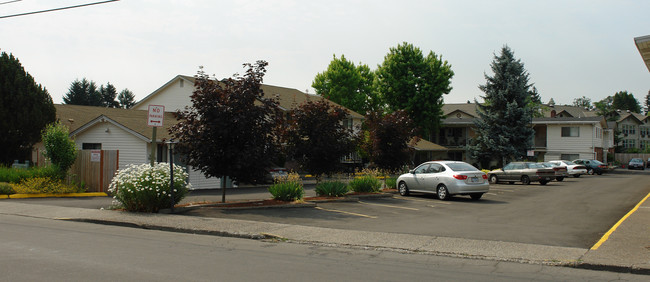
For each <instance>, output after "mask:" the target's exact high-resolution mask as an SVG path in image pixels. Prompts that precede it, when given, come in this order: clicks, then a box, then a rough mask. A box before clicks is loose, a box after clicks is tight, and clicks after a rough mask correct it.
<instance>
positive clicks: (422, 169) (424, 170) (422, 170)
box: [413, 164, 429, 173]
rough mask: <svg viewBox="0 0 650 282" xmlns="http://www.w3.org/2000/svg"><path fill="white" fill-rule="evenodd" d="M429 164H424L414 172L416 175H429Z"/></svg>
mask: <svg viewBox="0 0 650 282" xmlns="http://www.w3.org/2000/svg"><path fill="white" fill-rule="evenodd" d="M428 169H429V164H423V165H421V166H419V167H418V168H416V169H415V171H413V172H414V173H428Z"/></svg>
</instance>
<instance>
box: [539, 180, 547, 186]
mask: <svg viewBox="0 0 650 282" xmlns="http://www.w3.org/2000/svg"><path fill="white" fill-rule="evenodd" d="M546 183H548V181H546V180H540V181H539V184H541V185H546Z"/></svg>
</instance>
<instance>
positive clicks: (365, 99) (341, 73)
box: [312, 55, 381, 114]
mask: <svg viewBox="0 0 650 282" xmlns="http://www.w3.org/2000/svg"><path fill="white" fill-rule="evenodd" d="M374 78H375V74H374V72H372V71H371V70H370V68H369V67H368V66H367V65H363V64H359V66H355V65H354V63H353V62H351V61H348V60H347V59H346V58H345V56H344V55H341V58H340V59H339V58H336V55H334V59H332V61H331V62H330V64H329V66H328V67H327V70H325V71H324V72H322V73H318V74H317V75H316V77H315V78H314V81H313V82H312V87H313V88H314V89H315V90H316V94H318V95H320V96H322V97H324V98H326V99H328V100H330V101H332V102H334V103H337V104H339V105H341V106H344V107H346V108H348V109H350V110H353V111H355V112H358V113H361V114H365V113H366V112H368V111H371V110H376V109H378V108H379V107H380V106H381V101H380V100H379V97H377V95H376V94H377V93H376V91H374V87H373V82H374Z"/></svg>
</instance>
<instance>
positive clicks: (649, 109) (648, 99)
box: [644, 90, 650, 115]
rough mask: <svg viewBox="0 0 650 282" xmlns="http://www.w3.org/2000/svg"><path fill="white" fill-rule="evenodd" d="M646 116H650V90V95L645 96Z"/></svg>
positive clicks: (649, 92) (649, 93)
mask: <svg viewBox="0 0 650 282" xmlns="http://www.w3.org/2000/svg"><path fill="white" fill-rule="evenodd" d="M644 105H645V114H646V115H650V90H648V94H646V95H645V102H644Z"/></svg>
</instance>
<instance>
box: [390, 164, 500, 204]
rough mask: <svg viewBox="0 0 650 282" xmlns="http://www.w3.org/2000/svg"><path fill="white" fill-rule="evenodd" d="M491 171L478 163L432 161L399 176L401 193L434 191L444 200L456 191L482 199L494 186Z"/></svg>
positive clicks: (398, 184)
mask: <svg viewBox="0 0 650 282" xmlns="http://www.w3.org/2000/svg"><path fill="white" fill-rule="evenodd" d="M487 179H488V178H487V175H486V174H485V173H483V172H482V171H480V170H478V169H477V168H475V167H474V166H472V165H470V164H468V163H465V162H459V161H430V162H425V163H423V164H421V165H419V166H417V167H416V168H415V169H412V170H410V171H409V173H405V174H402V175H400V176H399V177H398V178H397V190H398V191H399V193H400V195H402V196H408V195H409V194H410V193H431V194H436V195H438V199H440V200H443V201H445V200H448V199H450V198H451V197H452V196H454V195H469V196H470V197H472V199H473V200H479V199H481V197H482V196H483V194H484V193H487V192H488V190H489V189H490V183H489V182H488V181H487Z"/></svg>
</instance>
